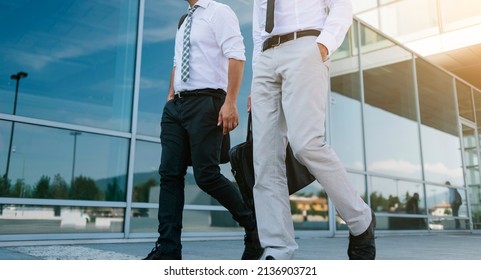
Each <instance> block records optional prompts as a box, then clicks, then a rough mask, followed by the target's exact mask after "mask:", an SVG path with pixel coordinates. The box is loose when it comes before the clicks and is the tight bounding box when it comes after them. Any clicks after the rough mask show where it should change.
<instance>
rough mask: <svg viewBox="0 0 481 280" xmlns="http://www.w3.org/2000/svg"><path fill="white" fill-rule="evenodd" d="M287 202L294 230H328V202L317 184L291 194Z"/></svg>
mask: <svg viewBox="0 0 481 280" xmlns="http://www.w3.org/2000/svg"><path fill="white" fill-rule="evenodd" d="M289 200H290V203H291V213H292V220H293V221H294V228H295V229H296V230H314V229H315V230H328V229H329V201H328V199H327V193H326V191H324V189H323V188H322V187H321V185H320V184H319V183H318V182H314V183H312V184H311V185H309V186H307V187H305V188H304V189H302V190H300V191H298V192H296V193H295V194H292V195H291V196H290V197H289Z"/></svg>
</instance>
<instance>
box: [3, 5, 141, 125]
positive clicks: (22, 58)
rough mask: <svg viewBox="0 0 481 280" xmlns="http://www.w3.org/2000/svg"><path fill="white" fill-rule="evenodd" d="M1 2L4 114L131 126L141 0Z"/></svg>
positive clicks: (75, 122)
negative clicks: (15, 77) (19, 74)
mask: <svg viewBox="0 0 481 280" xmlns="http://www.w3.org/2000/svg"><path fill="white" fill-rule="evenodd" d="M2 2H5V3H6V2H8V4H5V5H2V17H1V18H0V24H1V25H2V26H8V28H2V29H0V36H1V38H2V40H1V42H0V62H1V65H2V67H1V68H0V92H1V93H2V94H1V95H0V104H2V106H0V112H2V113H9V114H10V113H12V112H13V111H16V114H18V115H22V116H28V117H33V118H40V119H46V120H54V121H60V122H68V123H74V124H81V125H89V126H94V127H100V128H108V129H114V130H121V131H128V130H129V129H130V118H131V110H132V96H133V78H134V63H135V45H136V37H137V36H136V33H137V30H136V29H137V16H138V1H136V0H113V1H83V0H66V1H60V0H55V1H48V2H42V1H15V2H12V1H2ZM19 71H24V72H27V73H28V77H26V78H24V79H22V80H21V82H20V84H19V89H18V92H17V91H16V82H15V81H13V80H10V76H11V75H12V74H15V73H17V72H19ZM4 93H6V94H4ZM15 95H17V101H18V102H17V103H16V107H15V108H13V107H14V106H15V105H14V102H13V100H14V99H15V98H14V97H15Z"/></svg>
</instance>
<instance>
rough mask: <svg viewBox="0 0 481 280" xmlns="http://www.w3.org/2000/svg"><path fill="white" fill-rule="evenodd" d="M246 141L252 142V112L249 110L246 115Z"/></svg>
mask: <svg viewBox="0 0 481 280" xmlns="http://www.w3.org/2000/svg"><path fill="white" fill-rule="evenodd" d="M246 142H252V112H251V111H249V114H248V117H247V137H246Z"/></svg>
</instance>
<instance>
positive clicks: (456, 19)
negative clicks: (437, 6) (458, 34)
mask: <svg viewBox="0 0 481 280" xmlns="http://www.w3.org/2000/svg"><path fill="white" fill-rule="evenodd" d="M440 3H441V15H442V19H443V28H444V29H445V30H446V31H449V30H455V29H459V28H462V27H466V26H471V25H474V24H479V23H481V2H480V1H473V0H456V1H452V0H440Z"/></svg>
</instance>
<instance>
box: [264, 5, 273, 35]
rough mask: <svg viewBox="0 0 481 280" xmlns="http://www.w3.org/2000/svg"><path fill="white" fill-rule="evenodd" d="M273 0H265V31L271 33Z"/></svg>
mask: <svg viewBox="0 0 481 280" xmlns="http://www.w3.org/2000/svg"><path fill="white" fill-rule="evenodd" d="M274 1H275V0H267V12H266V32H267V33H271V32H272V29H274Z"/></svg>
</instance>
